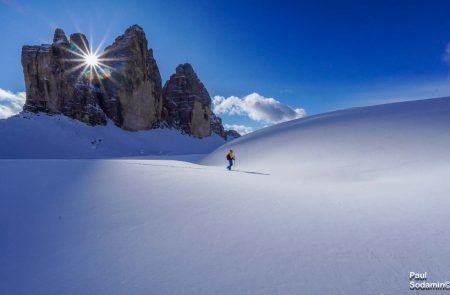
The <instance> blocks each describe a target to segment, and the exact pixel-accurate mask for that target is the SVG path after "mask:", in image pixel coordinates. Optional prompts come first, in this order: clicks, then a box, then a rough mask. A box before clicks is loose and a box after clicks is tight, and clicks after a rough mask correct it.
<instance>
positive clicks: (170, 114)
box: [163, 63, 213, 138]
mask: <svg viewBox="0 0 450 295" xmlns="http://www.w3.org/2000/svg"><path fill="white" fill-rule="evenodd" d="M163 98H164V99H163V101H164V108H165V110H166V111H165V116H164V120H165V121H166V122H167V124H169V126H171V127H175V128H179V129H181V130H183V131H184V132H185V133H187V134H192V135H193V136H196V137H200V138H201V137H206V136H210V135H211V132H212V128H211V117H212V115H213V114H212V112H211V98H210V97H209V93H208V91H207V90H206V88H205V86H204V85H203V83H202V82H201V81H200V80H199V79H198V77H197V74H196V73H195V72H194V69H193V68H192V66H191V65H190V64H187V63H186V64H183V65H179V66H178V67H177V69H176V72H175V74H173V75H172V76H171V77H170V79H169V81H167V82H166V84H165V85H164V88H163Z"/></svg>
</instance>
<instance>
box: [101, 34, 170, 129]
mask: <svg viewBox="0 0 450 295" xmlns="http://www.w3.org/2000/svg"><path fill="white" fill-rule="evenodd" d="M102 58H103V59H104V60H105V62H107V63H108V66H109V67H110V68H112V69H113V70H112V72H111V77H110V78H109V79H104V80H103V81H102V82H103V86H104V93H102V99H101V101H102V105H103V109H104V110H105V113H106V114H107V115H108V117H110V118H113V120H114V121H115V122H116V123H117V124H118V125H119V126H121V127H122V128H124V129H127V130H145V129H150V128H155V127H158V126H159V123H160V121H161V108H162V91H161V88H162V87H161V75H160V73H159V69H158V66H157V64H156V61H155V59H154V58H153V52H152V50H151V49H148V45H147V39H146V37H145V33H144V31H143V30H142V28H141V27H139V26H137V25H134V26H132V27H130V28H128V29H127V30H126V31H125V34H123V35H121V36H119V37H118V38H116V40H115V41H114V43H113V44H112V45H111V46H109V47H106V49H105V54H104V55H103V56H102Z"/></svg>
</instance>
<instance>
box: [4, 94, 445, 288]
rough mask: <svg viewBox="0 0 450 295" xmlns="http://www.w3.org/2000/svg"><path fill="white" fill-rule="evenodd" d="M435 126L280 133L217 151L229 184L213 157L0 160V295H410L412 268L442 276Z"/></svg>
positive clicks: (336, 117) (307, 125)
mask: <svg viewBox="0 0 450 295" xmlns="http://www.w3.org/2000/svg"><path fill="white" fill-rule="evenodd" d="M449 117H450V101H449V99H435V100H426V101H417V102H408V103H400V104H391V105H383V106H376V107H370V108H360V109H352V110H345V111H339V112H334V113H329V114H324V115H320V116H314V117H309V118H306V119H303V120H297V121H293V122H288V123H284V124H281V125H277V126H273V127H270V128H267V129H264V130H261V131H257V132H255V133H254V134H250V135H247V136H245V137H243V138H241V139H237V140H235V141H233V142H231V143H230V144H229V146H231V147H233V148H234V149H235V151H236V155H237V158H238V162H237V167H236V169H237V171H231V172H229V171H227V170H226V169H225V168H224V166H225V163H224V150H226V149H228V147H223V148H219V150H217V151H215V152H214V153H212V154H211V155H210V156H209V157H207V158H206V159H204V160H203V162H202V163H209V164H215V165H219V166H217V167H216V166H208V165H199V164H192V163H188V162H183V161H174V160H147V159H133V160H131V159H122V160H0V189H1V197H0V233H1V237H0V238H1V243H0V265H2V267H1V268H0V294H39V295H40V294H342V295H344V294H345V295H348V294H355V295H359V294H415V292H413V291H410V290H409V289H408V287H409V279H408V276H409V272H411V271H415V272H425V271H426V272H427V273H428V282H435V281H445V280H450V256H449V255H448V254H449V250H448V249H449V248H450V234H448V224H450V214H448V208H449V207H450V198H449V197H448V192H449V191H450V182H449V181H448V179H449V176H450V165H449V164H448V163H449V156H448V154H449V144H448V135H449V132H448V131H447V130H448V126H450V125H449V123H450V122H449V119H448V118H449ZM184 159H185V160H188V157H187V156H184ZM424 293H425V292H424ZM432 293H433V294H434V293H439V292H432Z"/></svg>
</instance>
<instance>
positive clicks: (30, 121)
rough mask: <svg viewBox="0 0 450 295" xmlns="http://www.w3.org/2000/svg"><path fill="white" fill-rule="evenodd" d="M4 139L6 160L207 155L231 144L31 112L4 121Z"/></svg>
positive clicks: (0, 131) (0, 132)
mask: <svg viewBox="0 0 450 295" xmlns="http://www.w3.org/2000/svg"><path fill="white" fill-rule="evenodd" d="M0 138H2V143H1V145H0V158H4V159H5V158H13V159H89V158H113V157H126V156H142V155H178V154H204V153H208V152H210V151H212V150H214V149H215V148H217V147H218V146H220V145H222V144H224V143H225V140H224V139H223V138H222V137H220V136H218V135H217V134H212V135H211V136H210V137H207V138H203V139H198V138H195V137H192V136H188V135H185V134H182V133H181V131H179V130H176V129H167V128H166V129H151V130H144V131H137V132H130V131H126V130H123V129H121V128H119V127H117V126H116V125H115V124H114V123H112V122H108V124H107V125H106V126H103V125H97V126H88V125H86V124H84V123H82V122H80V121H77V120H74V119H71V118H69V117H66V116H64V115H53V116H50V115H48V114H45V113H37V114H34V113H28V112H24V113H21V114H19V115H16V116H13V117H10V118H8V119H4V120H0Z"/></svg>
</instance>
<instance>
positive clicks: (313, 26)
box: [0, 0, 450, 125]
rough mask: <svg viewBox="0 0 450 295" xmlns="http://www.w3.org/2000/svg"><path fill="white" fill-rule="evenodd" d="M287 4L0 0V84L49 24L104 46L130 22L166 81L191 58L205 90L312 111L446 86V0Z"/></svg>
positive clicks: (18, 86)
mask: <svg viewBox="0 0 450 295" xmlns="http://www.w3.org/2000/svg"><path fill="white" fill-rule="evenodd" d="M293 2H294V1H282V0H278V1H234V0H232V1H229V0H227V1H178V0H173V1H170V0H169V1H168V0H166V1H133V0H127V1H112V0H111V1H20V0H18V1H14V0H0V28H1V30H0V38H1V39H0V40H2V41H1V46H0V50H1V54H0V65H1V67H2V70H1V72H0V88H3V89H7V90H10V91H13V92H16V91H22V90H23V89H24V83H23V74H22V68H21V65H20V50H21V46H22V45H24V44H39V43H45V42H50V41H51V39H52V35H53V30H54V28H56V27H61V28H63V29H64V30H65V31H66V33H67V34H70V33H73V32H76V31H80V30H81V31H82V32H84V33H86V35H88V36H89V35H92V36H93V38H94V43H95V44H98V43H99V42H100V40H101V39H102V37H104V36H105V37H106V43H105V45H108V44H109V43H111V42H112V40H113V39H114V38H115V37H116V36H118V35H119V34H122V33H123V31H124V30H125V29H126V28H127V27H128V26H130V25H132V24H135V23H136V24H139V25H140V26H142V27H143V28H144V30H145V32H146V33H147V38H148V40H149V45H150V46H151V47H152V48H153V49H154V51H155V57H156V59H157V62H158V65H159V67H160V69H161V74H162V76H163V80H166V79H167V78H168V77H169V75H170V74H171V73H172V72H173V71H174V68H175V67H176V65H177V64H179V63H183V62H190V63H191V64H192V65H193V66H194V68H195V70H196V71H197V73H198V75H199V77H200V79H201V80H202V81H203V82H204V83H205V85H206V86H207V88H208V90H209V92H210V94H211V96H215V95H221V96H225V97H228V96H231V95H233V96H238V97H242V96H245V95H248V94H250V93H252V92H258V93H259V94H261V95H263V96H265V97H273V98H275V99H277V100H279V101H281V102H282V103H284V104H287V105H289V106H291V107H293V108H305V109H306V112H307V113H309V114H314V113H318V112H323V111H328V110H332V109H335V108H344V107H351V106H357V105H365V104H375V103H383V102H388V101H393V100H401V99H413V98H426V97H434V96H445V95H450V86H449V82H450V80H449V64H446V63H445V62H444V55H445V51H446V46H447V44H448V43H449V42H450V17H449V16H448V15H449V11H450V1H411V0H409V1H348V2H346V1H295V2H297V3H295V4H294V3H293ZM388 2H395V3H388ZM228 120H229V122H230V123H243V124H250V125H252V124H253V122H251V120H250V119H248V120H247V119H245V118H243V117H240V118H234V117H229V118H228Z"/></svg>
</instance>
